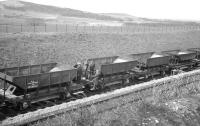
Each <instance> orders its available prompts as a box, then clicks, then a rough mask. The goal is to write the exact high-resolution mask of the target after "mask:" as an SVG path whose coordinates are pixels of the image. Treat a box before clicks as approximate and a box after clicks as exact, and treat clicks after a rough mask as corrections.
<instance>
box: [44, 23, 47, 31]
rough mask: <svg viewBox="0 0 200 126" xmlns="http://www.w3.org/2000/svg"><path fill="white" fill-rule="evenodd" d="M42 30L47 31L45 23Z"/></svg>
mask: <svg viewBox="0 0 200 126" xmlns="http://www.w3.org/2000/svg"><path fill="white" fill-rule="evenodd" d="M44 32H47V25H46V24H44Z"/></svg>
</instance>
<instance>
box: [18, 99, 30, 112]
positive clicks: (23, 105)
mask: <svg viewBox="0 0 200 126" xmlns="http://www.w3.org/2000/svg"><path fill="white" fill-rule="evenodd" d="M29 106H30V103H28V102H26V101H24V102H18V103H17V109H18V110H25V109H26V108H28V107H29Z"/></svg>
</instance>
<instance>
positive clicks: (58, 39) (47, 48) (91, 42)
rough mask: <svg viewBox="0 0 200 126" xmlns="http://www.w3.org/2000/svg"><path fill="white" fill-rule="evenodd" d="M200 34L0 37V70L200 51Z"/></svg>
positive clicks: (29, 35)
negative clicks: (162, 52) (159, 52)
mask: <svg viewBox="0 0 200 126" xmlns="http://www.w3.org/2000/svg"><path fill="white" fill-rule="evenodd" d="M199 33H200V32H199V31H196V32H195V31H193V32H177V33H155V34H154V33H148V34H147V33H146V34H132V35H130V34H129V35H128V34H127V35H119V34H78V33H77V34H70V33H68V34H64V33H63V34H46V33H44V34H41V33H40V34H30V33H24V34H10V35H5V34H4V35H2V36H0V48H1V50H0V57H1V59H0V64H1V65H0V66H2V67H4V66H5V65H6V63H7V66H18V65H25V64H37V63H44V62H50V61H56V62H59V63H68V64H74V63H75V62H76V61H78V60H80V59H84V58H92V57H101V56H112V55H123V54H131V53H140V52H148V51H162V50H169V49H178V48H180V49H186V48H190V47H200V45H199V42H200V36H199Z"/></svg>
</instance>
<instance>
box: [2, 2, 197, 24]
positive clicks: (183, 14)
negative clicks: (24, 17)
mask: <svg viewBox="0 0 200 126" xmlns="http://www.w3.org/2000/svg"><path fill="white" fill-rule="evenodd" d="M0 1H2V0H0ZM24 1H29V2H33V3H39V4H46V5H53V6H58V7H65V8H72V9H78V10H83V11H89V12H95V13H127V14H130V15H133V16H138V17H147V18H158V19H179V20H200V0H24Z"/></svg>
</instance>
